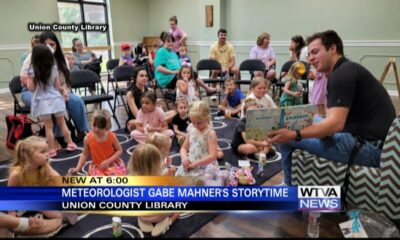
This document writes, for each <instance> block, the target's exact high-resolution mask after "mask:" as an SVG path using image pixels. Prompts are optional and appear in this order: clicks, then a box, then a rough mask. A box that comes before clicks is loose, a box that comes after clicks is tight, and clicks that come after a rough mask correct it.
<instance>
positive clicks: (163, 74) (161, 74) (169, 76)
mask: <svg viewBox="0 0 400 240" xmlns="http://www.w3.org/2000/svg"><path fill="white" fill-rule="evenodd" d="M160 39H161V41H162V42H163V44H164V45H163V47H161V48H159V49H158V50H157V54H156V58H155V59H154V69H155V71H154V72H155V77H156V81H157V84H158V85H159V86H160V87H162V88H165V87H166V88H169V89H175V88H176V81H177V74H178V73H179V70H180V68H181V62H180V60H179V57H178V55H177V54H176V53H175V52H174V51H173V46H174V41H175V39H174V36H172V34H171V33H168V32H162V33H161V34H160ZM195 81H196V83H197V84H198V85H200V86H201V87H202V88H204V89H205V90H206V92H207V93H208V94H212V93H215V92H217V91H218V88H213V87H209V86H208V85H207V84H205V83H204V82H203V81H202V80H201V79H200V77H197V78H196V79H195Z"/></svg>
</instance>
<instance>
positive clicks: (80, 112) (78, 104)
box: [21, 32, 89, 140]
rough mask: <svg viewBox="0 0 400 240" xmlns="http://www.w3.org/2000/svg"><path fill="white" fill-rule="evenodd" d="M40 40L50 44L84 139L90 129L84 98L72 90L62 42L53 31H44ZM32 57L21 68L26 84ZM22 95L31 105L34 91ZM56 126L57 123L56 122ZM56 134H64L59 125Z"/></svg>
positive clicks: (27, 103) (61, 80) (68, 101)
mask: <svg viewBox="0 0 400 240" xmlns="http://www.w3.org/2000/svg"><path fill="white" fill-rule="evenodd" d="M39 41H40V43H43V44H46V45H48V46H49V47H50V48H51V50H52V52H53V55H54V60H55V63H56V65H57V70H58V74H59V78H60V82H61V85H62V87H63V88H64V89H65V90H66V91H68V92H69V94H68V97H66V98H65V104H66V108H67V111H68V113H69V115H70V116H71V118H72V120H73V121H74V124H75V127H76V128H77V130H78V140H83V137H84V135H85V133H86V132H88V131H89V127H88V124H87V118H86V113H85V104H84V102H83V100H82V98H80V97H79V96H77V95H75V94H74V93H73V92H71V90H70V87H71V85H70V82H71V80H70V79H71V74H70V71H69V69H68V67H67V66H68V65H67V62H66V60H65V57H64V54H63V53H62V48H61V45H60V42H59V41H58V38H57V36H56V35H55V34H54V33H53V32H43V33H42V34H40V36H39ZM30 59H31V56H30V55H29V56H28V57H27V59H26V61H25V62H24V64H23V66H22V69H21V82H22V84H23V85H26V82H27V79H28V78H31V77H32V76H31V75H30V73H31V71H32V67H31V64H30ZM22 95H24V97H23V98H22V99H23V101H24V103H25V104H26V105H28V106H30V105H31V97H32V93H31V92H29V91H24V92H23V93H22ZM28 95H29V96H28ZM21 97H22V96H21ZM54 126H57V125H56V124H55V125H54ZM55 136H56V137H62V136H63V135H62V132H61V130H60V129H59V128H58V127H56V129H55Z"/></svg>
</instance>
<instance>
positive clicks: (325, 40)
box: [307, 30, 344, 55]
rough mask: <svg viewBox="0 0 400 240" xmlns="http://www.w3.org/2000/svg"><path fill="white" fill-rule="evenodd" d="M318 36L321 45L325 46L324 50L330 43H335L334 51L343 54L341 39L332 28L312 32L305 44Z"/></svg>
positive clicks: (330, 45)
mask: <svg viewBox="0 0 400 240" xmlns="http://www.w3.org/2000/svg"><path fill="white" fill-rule="evenodd" d="M318 38H319V39H321V42H322V45H324V46H325V49H326V50H328V49H329V48H330V47H332V45H336V52H337V53H338V54H340V55H344V53H343V42H342V39H341V38H340V37H339V35H338V34H337V33H336V32H335V31H334V30H327V31H325V32H319V33H314V34H313V35H312V36H310V37H308V38H307V45H309V44H310V43H311V42H312V41H314V40H316V39H318Z"/></svg>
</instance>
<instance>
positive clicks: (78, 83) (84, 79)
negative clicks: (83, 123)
mask: <svg viewBox="0 0 400 240" xmlns="http://www.w3.org/2000/svg"><path fill="white" fill-rule="evenodd" d="M93 85H94V86H95V87H96V92H99V93H100V94H97V95H90V96H82V100H83V102H84V103H85V106H86V105H88V104H94V103H99V104H100V108H101V105H102V102H106V101H107V102H108V105H109V107H110V109H111V111H112V113H113V114H112V116H113V118H114V119H115V121H116V122H117V125H118V128H121V126H120V124H119V122H118V119H117V117H116V115H115V109H114V108H113V106H112V105H111V102H110V100H113V98H114V96H112V95H108V94H107V93H106V91H105V90H104V87H103V84H102V83H101V80H100V78H99V76H98V75H97V74H96V73H94V72H93V71H90V70H77V71H72V72H71V88H72V89H79V88H85V89H88V88H90V87H92V86H93Z"/></svg>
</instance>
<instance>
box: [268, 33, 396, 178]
mask: <svg viewBox="0 0 400 240" xmlns="http://www.w3.org/2000/svg"><path fill="white" fill-rule="evenodd" d="M307 42H308V53H309V60H310V62H311V64H312V65H313V66H314V67H315V69H316V70H317V71H318V72H323V73H325V74H326V76H327V77H328V94H327V98H328V111H327V117H326V118H325V119H323V120H321V121H319V122H318V123H315V124H313V125H311V126H309V127H306V128H304V129H301V130H296V131H293V130H289V129H285V128H283V129H279V130H277V131H275V132H273V133H271V134H270V136H269V137H270V138H271V139H270V140H269V141H270V142H274V143H280V146H279V147H280V152H281V153H282V159H283V161H282V165H283V171H284V175H285V177H284V183H283V184H285V185H290V184H291V165H292V162H291V161H292V152H293V151H294V150H295V149H303V150H306V151H308V152H310V153H311V154H315V155H318V156H320V157H323V158H327V159H330V160H333V161H336V162H341V163H348V162H349V161H351V162H352V163H354V164H357V165H361V166H367V167H369V166H371V167H378V166H379V161H380V155H381V151H382V150H381V149H382V145H383V144H382V143H383V141H384V140H385V137H386V135H387V132H388V130H389V127H390V125H391V123H392V121H393V119H394V118H395V109H394V106H393V103H392V101H391V99H390V97H389V94H388V93H387V91H386V89H385V88H384V87H383V86H382V85H381V84H380V83H379V81H378V80H377V79H376V78H375V77H374V76H373V75H372V74H371V73H370V72H369V71H368V70H367V69H365V68H364V67H363V66H361V65H360V64H358V63H354V62H351V61H349V60H348V59H346V58H345V57H344V56H343V55H344V53H343V42H342V40H341V39H340V37H339V36H338V34H337V33H336V32H335V31H333V30H328V31H325V32H320V33H316V34H314V35H312V36H311V37H309V38H308V39H307ZM303 138H304V139H303ZM353 151H354V152H353ZM351 155H353V156H355V157H354V158H352V159H350V156H351Z"/></svg>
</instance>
